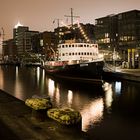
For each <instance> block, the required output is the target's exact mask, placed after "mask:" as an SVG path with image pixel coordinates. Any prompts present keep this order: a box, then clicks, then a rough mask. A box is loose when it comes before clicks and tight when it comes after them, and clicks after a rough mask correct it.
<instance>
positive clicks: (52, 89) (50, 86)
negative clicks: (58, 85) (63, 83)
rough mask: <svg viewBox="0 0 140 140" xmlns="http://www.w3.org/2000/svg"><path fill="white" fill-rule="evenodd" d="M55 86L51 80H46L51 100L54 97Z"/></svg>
mask: <svg viewBox="0 0 140 140" xmlns="http://www.w3.org/2000/svg"><path fill="white" fill-rule="evenodd" d="M54 91H55V85H54V81H53V80H52V79H48V94H49V96H50V97H51V98H53V97H54Z"/></svg>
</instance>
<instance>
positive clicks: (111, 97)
mask: <svg viewBox="0 0 140 140" xmlns="http://www.w3.org/2000/svg"><path fill="white" fill-rule="evenodd" d="M71 84H72V83H65V82H63V81H61V82H58V81H57V80H54V79H51V78H49V77H48V76H47V75H46V73H45V71H44V70H43V69H40V68H39V67H38V68H25V67H23V68H20V67H3V66H0V89H3V90H5V91H6V92H8V93H10V94H12V95H13V96H15V97H17V98H19V99H21V100H23V101H25V100H26V99H27V98H31V97H32V96H33V95H38V96H42V95H46V96H47V95H49V96H50V97H51V100H52V102H53V104H54V106H56V107H72V108H74V109H76V110H78V111H80V113H81V115H82V130H83V131H89V130H90V129H91V130H92V129H96V125H100V124H102V123H104V121H105V119H106V116H107V115H109V116H110V115H111V117H112V116H113V115H112V114H113V112H115V113H116V112H117V115H116V114H115V115H114V116H117V117H118V118H117V119H118V120H117V122H120V124H119V123H117V126H116V127H118V128H116V129H117V130H120V129H121V126H122V120H125V121H126V120H127V118H126V116H129V115H130V114H131V115H133V114H137V115H138V116H140V115H139V114H138V113H139V112H140V107H139V106H140V102H139V101H140V94H139V90H140V87H139V83H138V84H137V83H132V82H131V83H129V82H110V83H109V82H105V83H104V85H103V91H101V90H100V89H101V88H102V87H101V85H99V86H94V85H91V86H90V87H89V86H88V87H86V86H81V85H74V86H72V85H71ZM125 113H126V114H127V115H125V117H124V116H123V115H124V114H125ZM129 117H130V116H129ZM124 118H125V119H124ZM119 119H120V120H121V121H119ZM111 120H112V122H111V123H112V125H113V122H116V118H113V117H112V119H110V120H109V121H111ZM137 124H140V123H137ZM92 126H94V128H92ZM131 127H132V125H131V124H130V128H131ZM105 128H106V127H105ZM107 129H109V128H108V127H107ZM110 129H111V128H110ZM127 129H128V127H127ZM114 132H115V131H114ZM91 133H94V130H93V131H92V132H91ZM99 134H100V132H99ZM106 136H107V135H106Z"/></svg>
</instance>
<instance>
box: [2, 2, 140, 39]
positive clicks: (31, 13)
mask: <svg viewBox="0 0 140 140" xmlns="http://www.w3.org/2000/svg"><path fill="white" fill-rule="evenodd" d="M70 8H73V9H74V14H75V15H78V16H80V19H79V20H80V22H83V23H93V24H94V22H95V19H96V18H100V17H104V16H107V15H110V14H118V13H121V12H126V11H129V10H134V9H137V10H140V0H0V29H1V28H2V27H3V28H4V31H5V39H9V38H12V32H13V28H14V26H15V24H17V22H18V21H20V23H21V24H23V25H24V26H29V28H30V30H37V31H46V30H48V31H53V29H54V28H55V27H57V24H53V20H54V19H57V18H60V19H62V20H63V21H64V22H65V21H66V18H65V17H64V15H69V14H70ZM69 21H70V20H69Z"/></svg>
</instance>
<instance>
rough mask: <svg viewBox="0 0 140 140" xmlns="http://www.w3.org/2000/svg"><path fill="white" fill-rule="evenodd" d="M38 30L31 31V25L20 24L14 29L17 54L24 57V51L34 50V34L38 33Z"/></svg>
mask: <svg viewBox="0 0 140 140" xmlns="http://www.w3.org/2000/svg"><path fill="white" fill-rule="evenodd" d="M38 33H39V32H38V31H29V27H26V26H18V27H17V28H14V29H13V39H14V41H15V44H16V46H17V55H18V57H22V55H24V53H30V52H31V51H32V40H31V38H32V36H33V35H35V34H38Z"/></svg>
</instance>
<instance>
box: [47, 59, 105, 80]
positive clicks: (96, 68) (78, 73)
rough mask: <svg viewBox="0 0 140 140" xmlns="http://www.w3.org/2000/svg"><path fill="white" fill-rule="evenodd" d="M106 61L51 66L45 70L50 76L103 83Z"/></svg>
mask: <svg viewBox="0 0 140 140" xmlns="http://www.w3.org/2000/svg"><path fill="white" fill-rule="evenodd" d="M103 66H104V61H96V62H88V63H79V64H72V65H61V66H49V65H45V70H46V72H47V73H48V74H49V75H52V76H55V77H59V78H67V79H69V80H79V81H81V80H82V81H95V82H96V81H101V80H102V72H103Z"/></svg>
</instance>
